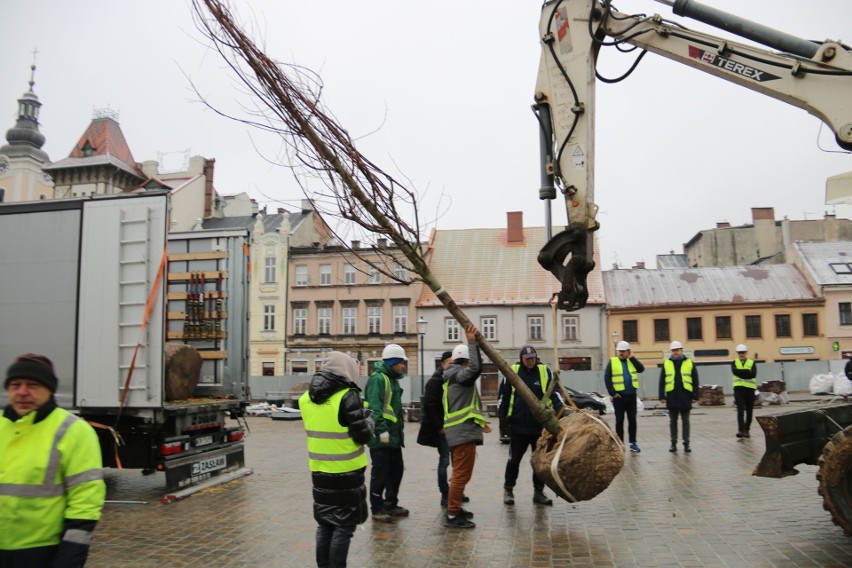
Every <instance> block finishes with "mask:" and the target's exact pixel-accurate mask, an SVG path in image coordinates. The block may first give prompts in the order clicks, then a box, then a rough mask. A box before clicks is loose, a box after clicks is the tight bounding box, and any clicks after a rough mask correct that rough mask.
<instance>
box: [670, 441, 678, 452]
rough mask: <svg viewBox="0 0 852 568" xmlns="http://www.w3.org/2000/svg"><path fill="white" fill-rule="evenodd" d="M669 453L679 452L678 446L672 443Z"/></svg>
mask: <svg viewBox="0 0 852 568" xmlns="http://www.w3.org/2000/svg"><path fill="white" fill-rule="evenodd" d="M669 451H670V452H672V453H674V452H676V451H677V444H676V443H674V442H672V445H671V446H670V447H669Z"/></svg>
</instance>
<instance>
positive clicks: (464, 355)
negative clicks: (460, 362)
mask: <svg viewBox="0 0 852 568" xmlns="http://www.w3.org/2000/svg"><path fill="white" fill-rule="evenodd" d="M456 359H470V349H468V348H467V345H465V344H464V343H462V344H461V345H456V346H455V347H453V361H455V360H456Z"/></svg>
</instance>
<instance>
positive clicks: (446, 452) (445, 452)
mask: <svg viewBox="0 0 852 568" xmlns="http://www.w3.org/2000/svg"><path fill="white" fill-rule="evenodd" d="M448 467H450V447H449V446H447V438H446V437H444V436H443V435H439V436H438V491H440V492H441V495H446V494H447V493H448V492H449V491H450V483H449V482H448V481H447V468H448Z"/></svg>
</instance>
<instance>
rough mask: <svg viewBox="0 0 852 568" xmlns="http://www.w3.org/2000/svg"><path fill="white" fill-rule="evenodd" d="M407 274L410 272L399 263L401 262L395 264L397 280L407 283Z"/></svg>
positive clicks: (394, 273) (394, 271)
mask: <svg viewBox="0 0 852 568" xmlns="http://www.w3.org/2000/svg"><path fill="white" fill-rule="evenodd" d="M406 272H408V271H407V270H405V267H404V266H403V265H402V263H399V262H394V263H393V275H394V277H395V278H396V279H397V280H400V281H402V282H405V281H406V280H407V278H406Z"/></svg>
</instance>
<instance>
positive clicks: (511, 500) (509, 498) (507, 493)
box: [503, 489, 515, 505]
mask: <svg viewBox="0 0 852 568" xmlns="http://www.w3.org/2000/svg"><path fill="white" fill-rule="evenodd" d="M503 504H504V505H514V504H515V494H514V493H512V490H511V489H504V490H503Z"/></svg>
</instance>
